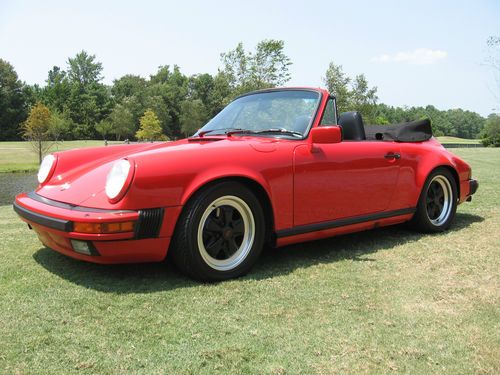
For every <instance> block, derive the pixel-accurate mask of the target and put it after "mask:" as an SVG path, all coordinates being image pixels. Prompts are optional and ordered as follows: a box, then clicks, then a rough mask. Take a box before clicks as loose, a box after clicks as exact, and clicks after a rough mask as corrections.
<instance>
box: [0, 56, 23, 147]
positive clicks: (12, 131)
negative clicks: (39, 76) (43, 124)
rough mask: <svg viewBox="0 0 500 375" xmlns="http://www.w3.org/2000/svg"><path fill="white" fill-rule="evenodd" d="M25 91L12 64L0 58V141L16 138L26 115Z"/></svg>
mask: <svg viewBox="0 0 500 375" xmlns="http://www.w3.org/2000/svg"><path fill="white" fill-rule="evenodd" d="M27 112H28V110H27V93H26V91H25V87H24V84H23V83H22V82H21V81H20V80H19V79H18V77H17V73H16V71H15V70H14V68H13V66H12V65H11V64H9V63H8V62H7V61H5V60H2V59H0V141H7V140H13V139H18V138H19V136H20V125H21V124H22V123H23V121H24V120H25V119H26V116H27Z"/></svg>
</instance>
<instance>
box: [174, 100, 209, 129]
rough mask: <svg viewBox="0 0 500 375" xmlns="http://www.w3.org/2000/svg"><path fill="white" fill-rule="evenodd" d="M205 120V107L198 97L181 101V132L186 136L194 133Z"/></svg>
mask: <svg viewBox="0 0 500 375" xmlns="http://www.w3.org/2000/svg"><path fill="white" fill-rule="evenodd" d="M206 121H207V115H206V109H205V106H204V105H203V102H202V101H201V100H200V99H195V100H185V101H183V102H182V104H181V117H180V122H181V129H182V134H184V135H185V136H186V137H187V136H189V135H191V134H193V133H195V132H196V131H197V130H198V129H199V128H201V127H202V126H203V124H205V122H206Z"/></svg>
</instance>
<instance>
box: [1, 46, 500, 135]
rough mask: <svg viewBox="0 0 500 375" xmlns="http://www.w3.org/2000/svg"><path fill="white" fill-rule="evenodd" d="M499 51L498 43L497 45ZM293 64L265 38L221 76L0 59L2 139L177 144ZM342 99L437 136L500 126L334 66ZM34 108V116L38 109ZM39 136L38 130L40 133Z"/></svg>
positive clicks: (235, 56)
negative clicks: (106, 77) (396, 96)
mask: <svg viewBox="0 0 500 375" xmlns="http://www.w3.org/2000/svg"><path fill="white" fill-rule="evenodd" d="M496 46H497V47H498V45H496ZM291 64H292V61H291V59H290V58H289V57H288V56H287V55H286V54H285V52H284V42H283V41H279V40H263V41H261V42H260V43H258V44H257V46H256V47H255V49H254V51H247V50H245V48H244V46H243V44H242V43H240V44H238V45H237V46H236V48H234V49H233V50H230V51H228V52H225V53H222V54H221V65H220V67H219V69H218V72H217V73H216V74H215V75H211V74H208V73H203V74H195V75H191V76H187V75H185V74H183V73H182V72H181V69H180V68H179V67H178V66H177V65H174V66H173V67H172V66H169V65H165V66H160V67H159V68H158V70H157V71H156V72H155V73H154V74H152V75H150V76H149V78H144V77H141V76H138V75H132V74H127V75H125V76H123V77H121V78H119V79H116V80H114V81H113V84H112V85H105V84H104V83H103V75H102V71H103V67H102V63H100V62H99V61H97V59H96V56H95V55H91V54H89V53H87V52H86V51H81V52H79V53H78V54H76V56H74V57H71V58H69V59H68V61H67V63H66V65H65V66H64V67H59V66H54V67H53V68H52V69H50V71H49V72H48V74H47V79H46V81H45V84H44V85H42V86H40V85H37V84H35V85H29V84H26V83H24V82H22V81H21V80H20V79H19V78H18V76H17V74H16V72H15V70H14V67H13V66H12V65H11V64H9V63H8V62H7V61H4V60H2V59H0V89H1V90H0V95H1V96H0V140H19V139H22V138H25V139H31V138H32V137H33V136H34V134H35V133H36V132H37V133H36V136H38V137H39V138H40V137H42V138H43V139H45V140H56V141H57V140H63V139H65V140H70V139H97V138H102V139H117V140H124V139H139V140H141V139H148V140H154V139H176V138H180V137H184V136H188V135H190V134H193V133H194V132H195V131H196V130H197V129H198V128H200V127H201V126H203V124H205V123H206V122H207V121H208V120H209V119H210V118H211V117H213V116H214V115H216V114H217V113H218V112H219V111H220V110H221V109H222V108H224V106H226V105H227V104H228V103H229V102H230V101H231V100H233V99H234V98H235V97H236V96H238V95H241V94H243V93H245V92H248V91H252V90H257V89H262V88H268V87H276V86H283V85H285V84H286V83H287V82H288V81H289V80H290V78H291V75H290V71H289V67H290V65H291ZM323 80H324V83H325V85H326V86H327V88H328V89H329V90H330V91H331V92H333V93H334V94H335V95H336V97H337V102H338V107H339V112H344V111H350V110H357V111H360V112H361V113H362V115H363V117H364V119H365V122H366V123H370V124H389V123H400V122H405V121H412V120H415V119H419V118H424V117H427V118H430V119H431V122H432V126H433V130H434V133H435V135H450V136H457V137H461V138H478V137H480V136H481V135H483V134H484V129H490V128H493V129H497V128H498V126H497V125H492V124H496V122H498V121H499V120H500V118H499V116H498V115H496V114H492V115H490V117H488V119H485V118H483V117H482V116H480V115H479V114H477V113H475V112H471V111H466V110H462V109H452V110H447V111H442V110H439V109H437V108H435V107H434V106H432V105H428V106H426V107H403V108H402V107H393V106H389V105H386V104H382V103H379V102H378V97H377V88H376V87H370V85H369V83H368V81H367V79H366V77H365V76H364V75H363V74H360V75H357V76H355V77H349V76H348V75H347V74H346V73H345V72H344V71H343V69H342V66H340V65H336V64H335V63H334V62H331V63H330V65H329V67H328V69H327V71H326V72H325V76H324V79H323ZM33 111H35V112H33ZM34 131H35V133H34Z"/></svg>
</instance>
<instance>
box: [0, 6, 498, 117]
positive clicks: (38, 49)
mask: <svg viewBox="0 0 500 375" xmlns="http://www.w3.org/2000/svg"><path fill="white" fill-rule="evenodd" d="M491 35H497V36H500V0H474V1H462V0H455V1H448V0H443V1H438V0H434V1H428V0H418V1H410V0H408V1H404V0H400V1H391V0H378V1H356V0H351V1H348V0H343V1H336V0H329V1H322V0H316V1H303V0H302V1H297V0H286V1H281V0H265V1H261V0H253V1H238V0H231V1H226V0H210V1H201V0H198V1H197V0H182V1H179V0H176V1H168V0H165V1H149V0H142V1H128V0H123V1H105V0H101V1H94V0H86V1H79V2H76V1H75V2H72V1H67V0H66V1H52V0H45V1H35V0H25V1H23V0H17V1H15V0H0V58H2V59H4V60H7V61H8V62H10V63H11V64H12V65H13V66H14V68H15V70H16V72H17V73H18V75H19V78H20V79H21V80H22V81H25V82H26V83H28V84H34V83H38V84H42V85H43V84H44V82H45V80H46V78H47V73H48V71H49V70H50V69H51V68H52V67H53V66H54V65H57V66H60V67H62V68H63V69H64V68H66V66H67V60H68V57H73V56H75V55H76V53H78V52H79V51H81V50H86V51H87V52H89V53H90V54H94V55H96V59H97V61H100V62H101V63H102V64H103V68H104V70H103V74H104V83H106V84H111V83H112V82H113V80H114V79H117V78H119V77H121V76H123V75H125V74H136V75H140V76H143V77H149V75H150V74H154V73H155V72H156V70H157V68H158V67H159V66H161V65H170V66H173V65H174V64H177V65H178V66H179V67H180V68H181V71H182V72H183V73H184V74H188V75H191V74H197V73H210V74H215V73H216V72H217V69H218V68H219V67H220V65H221V64H220V54H221V53H222V52H227V51H229V50H231V49H234V48H235V47H236V45H237V44H238V43H239V42H242V43H243V45H244V47H245V49H246V50H253V49H254V48H255V46H256V44H257V43H258V42H259V41H261V40H263V39H278V40H283V41H284V42H285V54H286V55H288V56H289V57H290V58H291V60H292V62H293V65H292V66H291V67H290V72H291V75H292V79H291V81H290V82H289V83H287V85H288V86H314V87H317V86H320V87H324V86H325V84H324V81H323V77H324V76H325V72H326V69H327V68H328V65H329V63H330V62H332V61H333V62H334V63H335V64H340V65H342V66H343V69H344V71H345V72H346V73H347V74H349V75H350V76H355V75H357V74H361V73H364V74H365V76H366V78H367V79H368V82H369V84H370V85H371V86H377V88H378V92H377V93H378V96H379V102H382V103H386V104H388V105H393V106H425V105H427V104H432V105H434V106H436V107H437V108H439V109H450V108H464V109H468V110H472V111H475V112H478V113H480V114H481V115H483V116H486V115H488V114H489V113H491V112H493V109H496V112H498V111H500V109H499V108H500V103H499V101H500V99H499V98H498V97H495V90H496V92H498V87H497V86H496V85H495V83H494V76H493V72H492V70H491V69H490V68H489V67H488V66H486V64H485V60H486V57H487V53H488V49H487V46H486V40H487V38H488V36H491Z"/></svg>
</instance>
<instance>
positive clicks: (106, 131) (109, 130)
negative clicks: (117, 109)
mask: <svg viewBox="0 0 500 375" xmlns="http://www.w3.org/2000/svg"><path fill="white" fill-rule="evenodd" d="M95 130H96V131H97V132H98V133H99V134H100V135H101V136H102V139H104V140H106V139H107V138H108V136H109V135H111V134H113V124H111V121H110V120H108V119H104V120H101V121H100V122H99V123H98V124H97V125H96V126H95Z"/></svg>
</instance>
